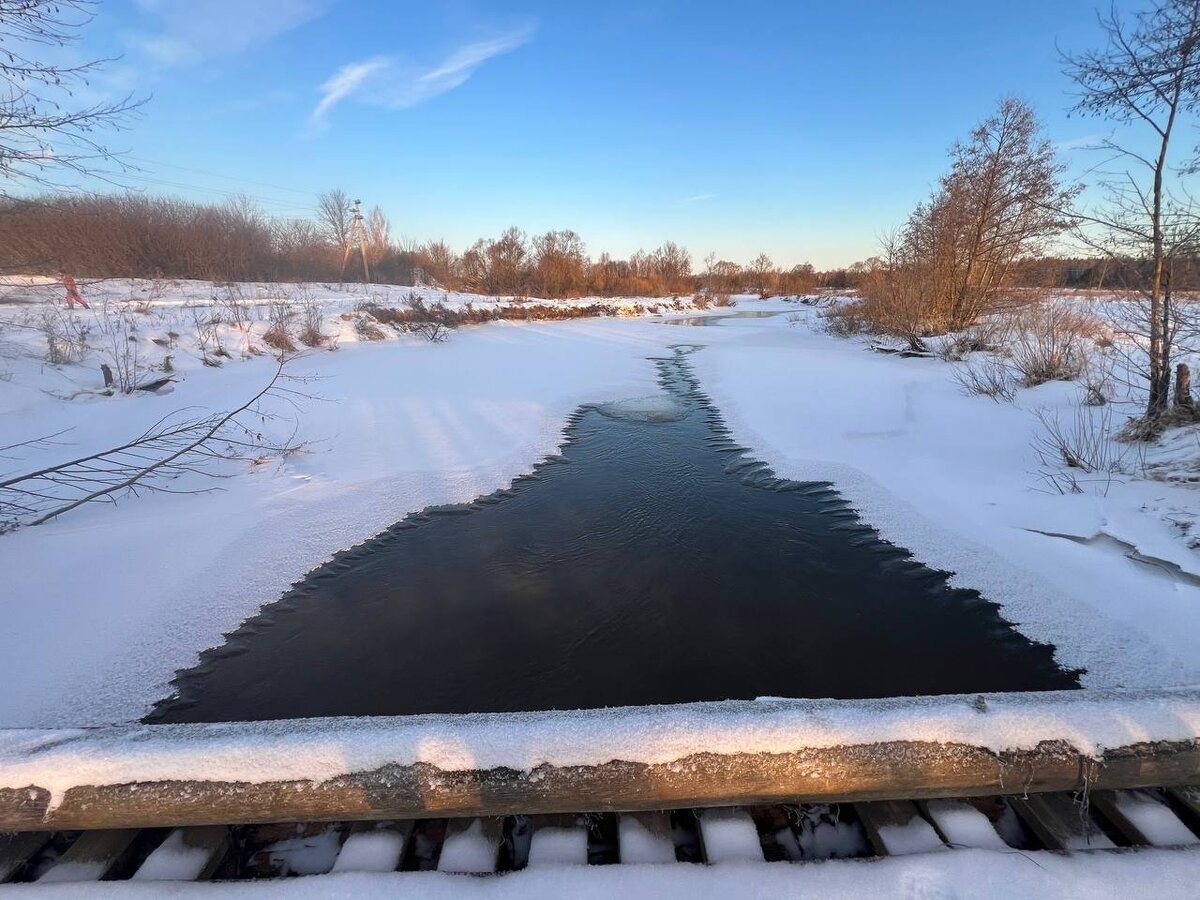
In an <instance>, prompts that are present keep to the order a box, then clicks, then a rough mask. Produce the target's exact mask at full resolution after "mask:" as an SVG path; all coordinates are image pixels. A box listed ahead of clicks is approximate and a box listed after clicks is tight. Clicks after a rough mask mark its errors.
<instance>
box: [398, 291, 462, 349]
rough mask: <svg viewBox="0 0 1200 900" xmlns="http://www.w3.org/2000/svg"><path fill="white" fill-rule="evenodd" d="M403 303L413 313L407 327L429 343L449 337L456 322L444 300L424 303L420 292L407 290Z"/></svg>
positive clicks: (455, 317) (438, 342)
mask: <svg viewBox="0 0 1200 900" xmlns="http://www.w3.org/2000/svg"><path fill="white" fill-rule="evenodd" d="M405 303H406V304H407V306H408V308H409V310H411V311H412V314H413V316H412V318H411V319H410V321H409V329H410V330H411V331H412V332H413V333H414V334H417V335H420V336H421V337H423V338H425V340H427V341H429V342H430V343H431V344H440V343H442V341H445V340H446V339H447V338H449V337H450V332H451V331H453V330H454V326H455V325H456V324H457V323H458V319H457V316H455V314H454V312H453V311H452V310H450V309H449V308H448V307H447V306H446V304H445V303H444V302H438V303H433V304H426V303H425V301H424V300H423V299H422V298H421V295H420V294H417V293H416V292H409V295H408V297H407V298H406V299H405Z"/></svg>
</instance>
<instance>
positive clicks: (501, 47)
mask: <svg viewBox="0 0 1200 900" xmlns="http://www.w3.org/2000/svg"><path fill="white" fill-rule="evenodd" d="M536 30H537V26H536V24H528V25H525V26H523V27H521V28H518V29H514V30H512V31H508V32H505V33H504V34H501V35H498V36H496V37H493V38H489V39H488V40H484V41H476V42H474V43H470V44H465V45H463V46H461V47H459V48H458V49H456V50H454V51H452V52H451V53H449V54H447V55H446V57H445V58H443V59H442V60H441V61H440V62H438V63H437V64H435V65H433V66H431V67H422V66H418V65H414V64H412V63H410V62H406V61H403V60H400V59H397V58H394V57H388V56H376V57H373V58H371V59H366V60H361V61H358V62H353V63H349V64H347V65H344V66H342V67H341V68H340V69H338V70H337V72H335V73H334V74H333V76H332V77H331V78H330V79H329V80H328V81H326V82H325V83H324V84H322V85H321V100H320V102H318V103H317V105H316V107H314V108H313V111H312V113H310V114H309V117H308V119H309V125H310V127H312V128H315V129H320V128H323V127H324V126H325V124H326V122H327V119H328V116H329V113H330V111H331V110H332V109H333V108H334V107H335V106H337V105H338V104H339V103H341V102H342V101H343V100H346V99H348V98H354V99H355V100H358V101H359V102H362V103H369V104H371V105H373V106H382V107H385V108H387V109H408V108H410V107H413V106H417V105H418V104H421V103H424V102H425V101H427V100H432V99H433V98H434V97H437V96H438V95H440V94H444V93H446V92H447V91H452V90H454V89H455V88H456V87H459V86H460V85H462V84H464V83H465V82H466V81H467V80H468V79H469V78H470V77H471V76H472V75H474V74H475V72H476V71H478V69H479V67H480V66H482V65H483V64H484V63H485V62H487V61H488V60H489V59H492V58H493V57H496V56H500V55H501V54H504V53H510V52H511V51H513V50H516V49H517V48H518V47H520V46H522V45H524V44H527V43H529V41H531V40H532V39H533V35H534V33H535V32H536Z"/></svg>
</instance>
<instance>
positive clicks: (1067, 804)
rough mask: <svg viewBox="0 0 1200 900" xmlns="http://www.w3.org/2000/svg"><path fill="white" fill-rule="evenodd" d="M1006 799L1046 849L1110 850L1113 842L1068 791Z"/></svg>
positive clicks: (1086, 809) (1084, 806) (1085, 808)
mask: <svg viewBox="0 0 1200 900" xmlns="http://www.w3.org/2000/svg"><path fill="white" fill-rule="evenodd" d="M1010 802H1011V803H1012V804H1013V807H1014V808H1015V809H1016V811H1017V814H1018V815H1019V816H1020V817H1021V818H1022V819H1023V820H1024V821H1025V824H1027V825H1028V826H1029V828H1030V829H1031V830H1032V831H1033V833H1034V834H1036V835H1037V837H1038V840H1040V841H1041V842H1042V843H1043V844H1044V845H1045V846H1046V849H1047V850H1111V849H1112V848H1113V847H1114V846H1116V845H1115V844H1113V842H1112V841H1111V840H1110V839H1109V837H1108V835H1106V834H1105V833H1104V832H1103V831H1101V830H1100V828H1099V826H1098V825H1096V823H1095V822H1094V821H1092V818H1091V816H1090V815H1089V814H1088V808H1087V806H1086V805H1085V804H1084V803H1083V802H1082V801H1081V800H1076V799H1075V798H1074V797H1073V796H1071V795H1070V794H1036V795H1033V796H1029V797H1012V798H1010Z"/></svg>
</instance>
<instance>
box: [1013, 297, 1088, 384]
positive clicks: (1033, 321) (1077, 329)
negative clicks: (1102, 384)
mask: <svg viewBox="0 0 1200 900" xmlns="http://www.w3.org/2000/svg"><path fill="white" fill-rule="evenodd" d="M1096 331H1097V325H1096V322H1095V320H1093V319H1092V318H1091V317H1090V316H1088V315H1085V314H1083V313H1081V312H1079V311H1078V310H1076V309H1074V308H1073V307H1072V306H1071V305H1070V304H1069V303H1065V302H1061V301H1059V302H1050V303H1044V304H1038V305H1035V306H1029V307H1026V308H1025V309H1022V310H1020V311H1019V312H1018V313H1016V320H1015V322H1014V327H1013V337H1012V361H1013V366H1014V367H1015V368H1016V370H1017V371H1018V372H1019V373H1020V374H1021V380H1022V383H1023V384H1024V385H1025V386H1026V387H1033V386H1034V385H1038V384H1044V383H1045V382H1047V381H1073V380H1074V379H1076V378H1078V377H1079V375H1080V374H1081V373H1082V372H1083V367H1084V364H1085V358H1086V347H1087V344H1088V342H1089V339H1090V338H1091V337H1092V336H1093V335H1094V334H1095V333H1096Z"/></svg>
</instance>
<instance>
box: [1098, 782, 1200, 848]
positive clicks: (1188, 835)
mask: <svg viewBox="0 0 1200 900" xmlns="http://www.w3.org/2000/svg"><path fill="white" fill-rule="evenodd" d="M1090 799H1091V802H1092V805H1093V806H1095V807H1096V809H1098V810H1100V812H1101V813H1102V814H1103V815H1104V817H1105V818H1106V819H1108V821H1110V822H1111V823H1112V824H1113V826H1114V827H1116V828H1117V830H1118V831H1120V832H1121V834H1123V835H1124V836H1125V838H1126V839H1127V840H1128V841H1129V842H1130V843H1131V844H1141V845H1150V846H1153V847H1188V846H1194V845H1196V844H1200V837H1197V836H1196V835H1195V834H1194V833H1193V832H1192V830H1191V829H1190V828H1188V827H1187V825H1185V824H1184V823H1183V822H1182V821H1180V819H1179V817H1178V816H1177V815H1175V813H1174V811H1172V809H1171V807H1170V806H1168V805H1167V804H1166V803H1164V802H1163V801H1162V800H1160V799H1159V798H1158V797H1156V796H1154V795H1153V794H1152V793H1150V792H1149V791H1096V792H1095V793H1093V794H1092V795H1091V798H1090Z"/></svg>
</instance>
